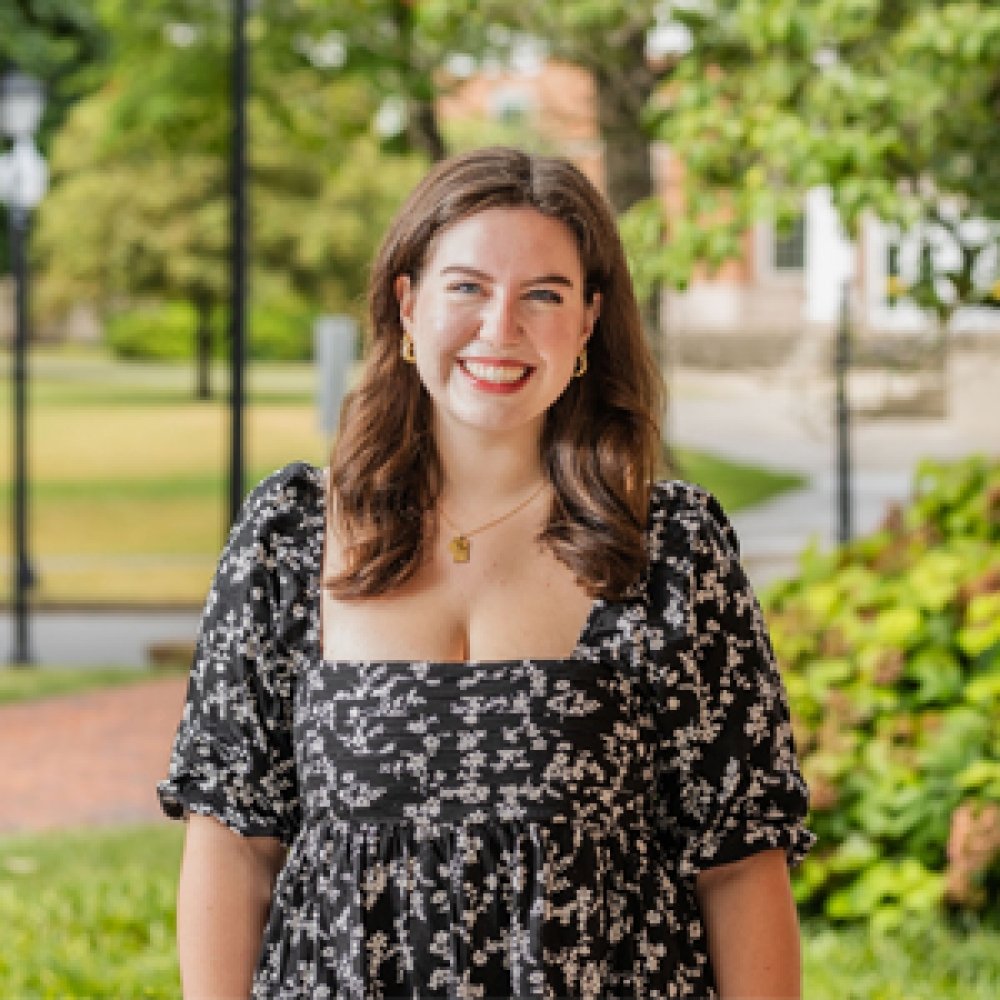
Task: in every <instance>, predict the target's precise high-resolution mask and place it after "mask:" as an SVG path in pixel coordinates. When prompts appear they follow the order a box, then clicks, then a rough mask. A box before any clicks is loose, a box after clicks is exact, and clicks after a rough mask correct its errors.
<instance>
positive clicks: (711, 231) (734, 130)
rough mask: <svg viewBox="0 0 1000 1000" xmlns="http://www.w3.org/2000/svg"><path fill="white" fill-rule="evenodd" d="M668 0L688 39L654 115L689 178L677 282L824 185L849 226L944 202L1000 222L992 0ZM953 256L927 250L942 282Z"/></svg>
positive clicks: (920, 216) (999, 19)
mask: <svg viewBox="0 0 1000 1000" xmlns="http://www.w3.org/2000/svg"><path fill="white" fill-rule="evenodd" d="M672 7H673V17H674V18H675V20H676V21H677V22H678V23H680V24H683V25H684V26H685V28H686V29H687V30H688V31H689V32H690V36H691V40H692V47H691V50H690V52H689V53H688V55H687V56H685V58H684V59H682V60H681V62H680V65H679V67H678V71H677V76H676V81H675V85H674V86H672V87H671V88H669V89H668V90H667V91H665V92H663V93H662V94H660V95H659V97H658V100H657V102H656V103H655V106H653V107H652V108H651V109H650V120H651V123H652V124H653V126H654V128H655V130H656V132H657V134H658V135H659V136H661V137H662V138H664V139H665V140H666V141H667V142H669V143H670V144H671V145H672V146H673V147H674V149H675V150H676V151H677V153H678V155H679V156H680V157H681V158H682V160H683V162H684V165H685V169H686V173H687V187H686V210H685V213H684V217H683V218H682V219H680V220H677V221H676V223H673V222H672V223H671V225H672V233H671V236H672V241H673V243H674V245H675V246H674V251H673V254H674V260H673V267H674V273H673V275H672V276H673V277H674V278H675V280H676V277H677V275H678V273H679V274H680V275H681V276H683V275H685V274H687V273H689V272H690V265H691V263H693V261H695V260H697V259H707V260H710V261H713V262H716V263H717V262H719V261H721V260H722V259H724V258H725V257H727V256H732V255H735V254H736V253H738V251H739V234H740V233H741V232H742V231H743V230H744V229H745V228H746V226H747V225H748V224H749V223H750V222H752V221H754V220H755V219H758V218H769V219H776V220H778V222H779V224H780V223H782V222H785V223H787V222H788V221H790V220H791V219H792V218H793V217H794V216H795V215H796V214H797V213H798V212H799V211H801V205H802V198H803V196H804V193H805V192H806V191H807V190H808V189H809V188H812V187H816V186H822V185H825V186H828V187H829V188H830V190H831V192H832V197H833V201H834V204H835V206H836V208H837V210H838V212H839V215H840V218H841V220H842V221H843V223H844V225H845V228H846V229H847V231H848V232H849V233H854V232H856V231H857V228H858V226H859V224H860V221H861V219H862V218H863V217H864V216H865V214H866V213H874V214H876V215H878V216H880V217H881V218H883V219H887V220H891V221H895V222H897V223H898V224H899V225H900V226H901V228H902V229H903V230H909V229H912V228H913V227H915V226H918V225H925V226H929V225H933V224H935V222H936V220H935V217H934V215H935V213H936V212H938V211H940V209H941V206H942V205H947V206H950V208H951V210H952V211H953V214H954V215H956V216H957V217H958V218H959V219H961V220H969V219H972V218H975V217H979V218H984V219H998V218H1000V159H998V158H997V156H996V155H995V141H996V135H997V131H998V126H1000V69H998V67H1000V8H997V7H996V5H995V4H993V3H992V2H990V0H979V2H977V0H956V2H948V3H938V2H932V0H815V2H812V3H798V2H795V0H767V2H764V0H748V2H745V0H704V2H699V3H684V4H681V3H675V4H673V5H672ZM646 211H647V212H649V211H651V209H650V208H649V207H648V206H647V209H646ZM945 235H946V234H945V232H944V231H943V230H941V229H939V230H938V231H937V242H938V243H941V242H942V240H943V238H944V236H945ZM993 238H994V239H995V236H994V237H993ZM987 242H989V241H987ZM966 249H969V248H968V247H967V248H966ZM985 252H986V253H987V254H989V253H992V252H993V251H991V250H990V249H989V246H987V247H986V248H985ZM955 256H956V254H955V253H954V252H953V251H950V252H947V253H942V254H941V255H940V257H939V256H938V255H937V252H935V254H934V263H935V265H936V266H937V265H940V266H939V270H940V271H941V272H942V274H941V275H939V277H944V275H943V271H944V270H947V269H948V268H950V267H952V264H951V263H948V261H953V260H954V259H955ZM678 260H679V261H680V266H679V267H678V264H677V261H678ZM670 263H671V262H670V261H667V260H664V267H663V269H664V271H665V272H668V271H669V267H668V265H669V264H670ZM945 284H948V283H947V281H946V282H945ZM935 288H936V290H937V294H938V296H939V297H940V296H941V295H943V296H944V297H945V298H946V299H947V298H949V297H951V296H953V295H954V294H955V293H956V292H957V293H958V294H959V295H963V296H965V298H964V299H963V301H966V302H972V301H976V300H977V297H979V298H980V299H981V298H982V294H981V293H982V290H983V289H982V287H978V288H970V289H968V291H966V289H965V288H964V287H963V286H962V283H961V281H957V282H952V283H951V287H950V288H948V287H943V286H942V284H941V282H940V281H935V282H932V284H931V286H929V287H928V289H925V291H927V290H929V291H931V292H932V293H933V292H935Z"/></svg>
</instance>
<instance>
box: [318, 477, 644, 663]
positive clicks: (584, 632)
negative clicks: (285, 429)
mask: <svg viewBox="0 0 1000 1000" xmlns="http://www.w3.org/2000/svg"><path fill="white" fill-rule="evenodd" d="M313 468H314V469H316V471H317V472H319V480H320V492H321V496H322V502H321V504H320V506H321V508H322V511H323V527H322V532H323V536H322V538H321V539H320V545H319V550H320V571H319V588H318V593H317V595H316V601H315V606H316V610H315V614H316V625H317V628H316V634H317V637H318V638H317V646H318V650H319V656H318V660H319V662H320V664H321V665H322V666H325V667H347V666H354V667H374V666H409V665H412V664H415V663H419V664H421V665H423V666H427V667H435V668H442V669H443V668H445V667H468V668H470V669H471V668H475V667H501V666H509V665H511V664H514V663H531V664H536V665H538V666H545V665H552V664H563V663H571V662H574V661H576V660H583V659H585V657H584V655H583V650H584V647H585V646H586V645H587V643H586V639H587V636H588V635H589V634H590V631H591V627H592V625H593V623H594V619H595V618H596V617H597V615H598V613H599V612H600V611H602V610H603V609H604V608H605V607H606V605H607V601H606V600H605V599H604V598H603V597H595V598H594V599H593V601H591V603H590V607H589V608H588V609H587V615H586V618H584V621H583V625H582V626H581V628H580V631H579V633H578V634H577V637H576V642H575V643H574V644H573V649H572V650H571V651H570V653H569V655H568V656H507V657H502V658H500V659H466V660H438V659H427V658H423V657H416V658H414V659H410V660H403V659H399V658H395V657H390V658H388V659H333V658H331V657H328V656H326V655H325V653H324V651H323V592H324V591H323V576H324V573H325V571H326V540H327V530H328V527H329V524H328V522H329V516H330V510H329V502H328V501H329V483H330V469H329V466H323V467H322V468H317V467H316V466H313ZM630 589H631V588H630Z"/></svg>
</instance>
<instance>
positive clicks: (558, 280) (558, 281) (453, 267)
mask: <svg viewBox="0 0 1000 1000" xmlns="http://www.w3.org/2000/svg"><path fill="white" fill-rule="evenodd" d="M449 273H453V274H467V275H470V276H471V277H473V278H481V279H483V280H485V281H492V280H493V279H492V277H491V276H490V275H489V274H487V273H486V272H485V271H480V270H479V269H478V268H475V267H465V266H464V265H462V264H449V265H448V266H447V267H443V268H441V274H449ZM521 284H522V285H564V286H565V287H566V288H572V287H573V282H572V281H571V280H570V279H569V278H567V277H566V275H564V274H555V273H553V274H542V275H539V276H538V277H537V278H529V279H528V280H527V281H522V282H521Z"/></svg>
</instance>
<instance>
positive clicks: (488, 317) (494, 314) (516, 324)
mask: <svg viewBox="0 0 1000 1000" xmlns="http://www.w3.org/2000/svg"><path fill="white" fill-rule="evenodd" d="M520 338H521V318H520V316H519V315H518V302H517V298H516V296H513V295H506V294H503V293H501V292H497V293H496V294H495V295H493V296H492V297H491V298H490V302H489V304H488V306H487V308H486V309H485V310H484V313H483V320H482V324H481V326H480V329H479V339H480V340H482V341H485V342H486V343H488V344H493V345H494V346H496V347H503V346H505V345H508V344H515V343H517V341H518V340H520Z"/></svg>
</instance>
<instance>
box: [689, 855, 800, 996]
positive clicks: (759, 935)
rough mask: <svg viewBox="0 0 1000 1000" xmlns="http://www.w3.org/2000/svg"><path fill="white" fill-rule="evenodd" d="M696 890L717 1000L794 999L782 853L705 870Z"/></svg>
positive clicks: (794, 945) (794, 953)
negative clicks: (705, 932)
mask: <svg viewBox="0 0 1000 1000" xmlns="http://www.w3.org/2000/svg"><path fill="white" fill-rule="evenodd" d="M696 891H697V895H698V902H699V904H700V905H701V910H702V914H703V916H704V919H705V926H706V930H707V932H708V949H709V955H710V956H711V959H712V966H713V968H714V969H715V977H716V982H717V985H718V988H719V996H720V1000H750V998H755V1000H764V998H767V1000H799V997H800V995H801V994H800V989H801V971H800V960H799V927H798V917H797V915H796V912H795V903H794V901H793V899H792V893H791V886H790V884H789V880H788V867H787V863H786V860H785V852H784V850H770V851H762V852H760V853H759V854H753V855H751V856H750V857H747V858H742V859H741V860H739V861H734V862H732V863H731V864H724V865H719V866H718V867H715V868H709V869H707V870H705V871H703V872H701V873H700V874H699V875H698V877H697V882H696Z"/></svg>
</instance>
